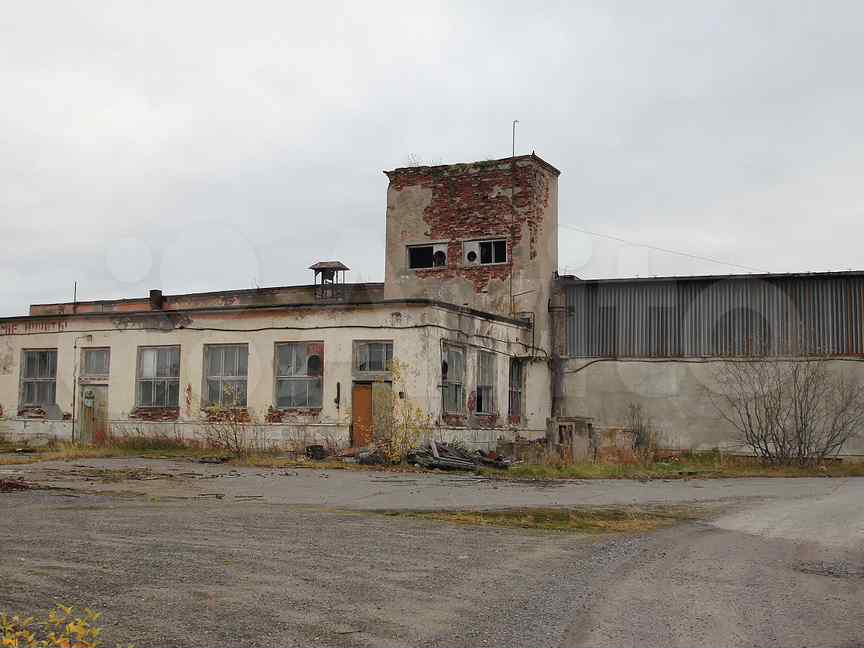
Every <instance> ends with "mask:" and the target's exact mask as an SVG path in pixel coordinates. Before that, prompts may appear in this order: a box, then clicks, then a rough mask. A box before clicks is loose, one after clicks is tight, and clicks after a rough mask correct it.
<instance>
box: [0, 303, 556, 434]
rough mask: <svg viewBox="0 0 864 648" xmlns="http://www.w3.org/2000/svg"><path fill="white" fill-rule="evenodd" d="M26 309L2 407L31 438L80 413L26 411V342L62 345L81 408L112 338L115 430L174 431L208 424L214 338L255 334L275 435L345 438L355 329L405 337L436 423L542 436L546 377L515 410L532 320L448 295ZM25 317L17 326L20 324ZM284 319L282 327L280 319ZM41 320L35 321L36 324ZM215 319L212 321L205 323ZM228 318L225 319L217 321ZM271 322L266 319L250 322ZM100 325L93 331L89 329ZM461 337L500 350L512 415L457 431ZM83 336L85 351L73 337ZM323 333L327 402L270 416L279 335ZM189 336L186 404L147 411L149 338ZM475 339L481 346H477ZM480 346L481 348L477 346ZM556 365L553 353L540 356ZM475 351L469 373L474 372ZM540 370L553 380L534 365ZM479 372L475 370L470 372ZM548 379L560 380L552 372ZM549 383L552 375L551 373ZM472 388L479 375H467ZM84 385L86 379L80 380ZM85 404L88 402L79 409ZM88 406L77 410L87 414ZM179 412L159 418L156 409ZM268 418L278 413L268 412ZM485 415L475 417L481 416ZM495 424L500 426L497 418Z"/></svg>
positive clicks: (8, 335)
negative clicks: (449, 358)
mask: <svg viewBox="0 0 864 648" xmlns="http://www.w3.org/2000/svg"><path fill="white" fill-rule="evenodd" d="M28 322H29V323H30V324H32V322H33V320H27V319H22V320H20V321H18V322H17V323H8V322H7V325H6V328H5V329H4V331H0V407H2V412H3V413H2V415H0V416H2V417H3V421H2V425H3V427H4V428H5V432H6V433H7V434H20V435H23V436H27V437H31V438H40V437H42V438H47V437H52V436H56V437H66V438H68V437H69V436H70V434H71V430H72V425H71V422H70V421H43V420H33V419H28V418H25V417H19V416H17V414H18V409H19V386H20V361H21V351H22V350H23V349H35V348H56V349H57V404H58V405H59V407H60V409H61V410H62V411H63V412H64V413H66V414H68V415H70V416H71V413H72V391H73V390H72V386H73V372H75V362H76V360H79V361H80V358H76V356H78V355H79V354H80V349H81V348H85V347H109V348H110V349H111V366H110V377H109V382H108V415H109V419H110V421H111V424H112V429H113V431H114V432H115V433H122V432H143V433H153V432H163V433H168V434H178V435H183V436H186V437H193V436H195V434H196V431H199V432H200V429H201V428H200V425H201V423H202V421H203V418H204V415H203V413H202V411H201V391H202V387H203V384H204V375H203V365H204V346H205V345H206V344H227V343H247V344H248V345H249V358H248V366H249V370H248V389H247V395H248V396H247V400H248V409H249V411H250V412H251V413H252V415H253V416H254V417H255V418H256V419H257V420H258V421H260V422H261V423H262V429H263V430H264V434H265V436H266V437H267V438H269V439H270V440H272V441H276V442H287V441H293V440H299V441H302V442H307V441H312V440H316V441H321V440H326V439H330V440H333V441H336V442H338V443H340V444H342V445H345V444H347V443H348V442H349V425H350V422H351V385H352V357H353V342H354V341H355V340H376V339H380V340H393V343H394V358H395V359H396V360H399V361H401V362H403V363H404V364H406V365H407V367H408V371H407V372H406V376H405V380H406V390H405V391H406V392H407V395H408V397H410V398H412V399H413V400H415V401H416V402H417V403H418V404H419V405H420V406H421V407H423V408H424V409H426V410H427V411H429V412H430V414H431V415H432V416H433V418H435V420H436V421H438V422H439V423H440V424H441V428H440V430H436V432H435V434H436V435H438V436H441V437H442V438H445V437H446V436H447V435H448V434H450V435H454V436H457V437H460V438H464V439H466V441H468V442H472V440H473V441H476V442H477V443H482V444H484V445H485V446H486V447H490V444H491V446H494V443H493V441H494V440H495V439H497V437H498V436H505V437H507V436H511V437H512V435H513V434H515V433H516V432H519V433H521V434H523V436H527V435H531V434H532V433H531V429H536V430H537V432H536V434H533V435H534V436H542V429H543V428H544V426H545V417H546V414H545V411H544V409H543V408H544V407H545V405H544V403H543V402H542V398H543V397H544V396H545V394H546V393H547V392H548V388H547V387H546V386H543V387H540V386H538V387H537V388H536V390H535V389H533V388H532V389H530V390H529V389H526V394H527V395H528V396H527V398H528V399H531V397H532V394H536V397H537V399H539V400H538V401H537V402H536V403H534V404H532V405H531V407H530V408H526V409H530V412H531V414H530V415H527V416H526V417H525V418H524V420H523V421H521V422H520V423H519V424H518V425H509V424H508V422H507V416H506V405H507V388H508V385H507V370H508V369H507V367H508V358H507V357H506V356H505V355H504V354H507V355H519V356H524V355H526V353H527V351H526V349H527V348H528V347H529V346H530V339H531V331H530V329H528V328H526V327H525V326H520V325H517V324H514V323H508V322H502V321H493V320H490V319H485V318H482V317H478V316H476V315H471V314H468V313H462V312H460V313H455V312H453V311H452V310H449V309H445V308H442V307H437V306H421V305H411V304H406V305H404V306H401V305H394V304H381V305H376V306H352V305H350V304H348V305H344V306H339V307H322V308H310V309H302V310H297V309H286V310H278V309H277V310H272V311H271V310H268V311H258V310H239V311H237V312H236V313H224V312H219V313H209V314H207V313H197V314H189V313H171V314H160V313H154V314H152V315H150V314H148V315H138V316H133V315H121V314H118V313H114V314H112V315H110V316H108V315H106V316H105V317H104V318H103V317H93V316H90V317H75V316H66V317H61V318H58V319H57V320H56V321H54V320H40V326H39V327H38V330H34V331H30V332H28V328H27V326H28ZM13 324H14V325H13ZM280 327H281V328H280ZM31 328H32V327H31ZM197 329H205V330H197ZM216 329H219V330H216ZM250 329H264V330H254V331H253V330H250ZM88 334H89V335H92V336H93V338H92V340H88V341H85V340H82V339H80V337H81V336H84V335H88ZM445 337H446V338H448V339H453V340H455V341H458V342H459V343H462V344H465V345H480V346H484V347H487V348H494V349H496V350H497V351H499V353H500V354H502V355H500V357H501V361H500V362H499V363H498V378H499V382H498V385H497V387H498V389H497V391H498V394H497V399H498V402H499V403H500V404H501V406H502V407H503V408H504V409H503V416H502V417H501V420H500V422H499V423H500V424H499V425H496V426H494V428H492V427H489V426H485V425H484V426H483V429H475V428H476V426H475V427H472V426H471V425H467V424H466V426H465V427H464V428H461V429H453V430H449V431H448V429H447V428H448V426H446V425H445V424H444V423H443V421H441V420H440V408H441V392H440V384H441V356H440V348H441V340H442V338H445ZM76 338H79V339H78V351H77V352H76V350H75V349H74V348H73V347H74V345H75V343H76V342H75V341H76ZM300 341H317V342H322V343H323V345H324V379H323V398H322V407H321V409H320V410H308V411H296V410H290V411H289V410H284V411H280V415H279V416H278V418H271V417H268V412H270V411H271V410H272V408H273V406H274V404H275V393H274V388H275V379H274V362H275V346H274V345H275V343H276V342H300ZM160 345H179V346H180V349H181V358H180V403H179V405H180V407H179V411H175V412H169V413H165V412H161V411H160V412H157V413H156V414H155V415H154V413H153V412H147V413H146V414H143V415H142V414H140V413H136V406H135V372H136V364H137V350H138V347H140V346H160ZM470 348H474V347H473V346H472V347H470ZM472 354H473V352H472ZM540 365H542V366H543V367H545V361H544V362H540V363H539V364H538V366H540ZM472 366H473V363H471V362H470V360H469V367H468V370H469V372H471V371H473V368H472ZM532 371H533V372H534V373H533V374H532V375H533V376H534V377H533V378H532V380H543V378H542V376H540V374H539V373H538V372H541V373H542V371H541V370H540V369H532ZM470 376H473V374H472V373H469V379H470ZM547 380H548V379H547ZM337 383H339V384H340V403H339V405H338V407H337V404H336V403H335V402H334V399H335V396H336V385H337ZM547 384H548V383H547ZM466 389H467V384H466ZM79 393H80V389H79ZM76 409H77V408H76ZM79 415H80V412H78V411H76V418H78V417H79ZM154 418H155V419H167V420H152V419H154ZM268 418H270V419H271V421H272V422H268ZM473 423H474V422H472V424H473ZM487 427H488V428H489V429H487Z"/></svg>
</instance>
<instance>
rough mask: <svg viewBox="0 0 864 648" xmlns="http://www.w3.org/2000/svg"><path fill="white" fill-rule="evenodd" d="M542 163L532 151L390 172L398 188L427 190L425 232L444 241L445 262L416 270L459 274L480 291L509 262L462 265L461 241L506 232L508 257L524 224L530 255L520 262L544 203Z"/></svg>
mask: <svg viewBox="0 0 864 648" xmlns="http://www.w3.org/2000/svg"><path fill="white" fill-rule="evenodd" d="M543 164H545V163H542V161H540V160H539V159H538V158H535V157H533V156H521V157H518V158H516V160H515V162H512V161H510V160H490V161H488V162H475V163H472V164H454V165H449V166H439V167H412V168H404V169H396V170H395V171H391V172H389V173H388V174H387V175H388V177H389V178H390V182H391V185H392V187H393V188H394V189H395V190H397V191H401V190H403V189H405V188H407V187H417V186H419V187H424V188H427V189H430V190H431V192H432V198H431V200H430V202H429V205H428V206H427V207H426V209H425V211H424V214H423V220H424V221H425V223H426V225H427V228H428V229H427V231H426V232H425V235H426V236H427V237H428V238H429V239H430V240H440V241H448V258H449V259H450V262H449V263H448V267H446V268H434V269H428V270H417V271H415V273H416V276H417V277H418V278H420V279H432V280H434V281H446V280H449V279H454V278H464V279H468V280H469V281H471V282H472V283H473V285H474V289H475V290H476V291H481V290H483V289H484V288H485V287H486V286H488V285H489V283H490V282H491V281H493V280H504V279H506V278H507V277H508V276H509V275H510V264H502V265H483V266H480V265H477V266H463V265H462V244H461V241H463V240H466V239H472V238H477V239H488V238H495V237H501V238H507V239H508V250H507V254H508V257H509V258H511V259H512V258H513V256H512V254H513V247H514V246H516V245H519V244H520V242H521V241H522V237H523V235H524V233H525V232H524V229H525V228H524V227H523V226H524V225H527V235H528V237H529V241H528V257H529V258H528V259H523V262H524V261H527V260H530V259H534V258H535V257H536V256H537V247H536V245H537V240H538V238H539V234H540V232H541V230H542V227H543V213H544V210H545V208H546V207H547V205H548V203H549V187H550V183H549V178H548V171H546V170H544V168H543ZM511 193H512V195H513V201H512V204H511V200H510V195H511Z"/></svg>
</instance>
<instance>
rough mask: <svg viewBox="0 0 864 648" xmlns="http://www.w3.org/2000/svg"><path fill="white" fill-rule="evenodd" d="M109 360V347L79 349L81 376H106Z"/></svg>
mask: <svg viewBox="0 0 864 648" xmlns="http://www.w3.org/2000/svg"><path fill="white" fill-rule="evenodd" d="M110 361H111V351H110V350H109V349H83V350H82V351H81V377H82V378H107V377H108V371H109V366H110Z"/></svg>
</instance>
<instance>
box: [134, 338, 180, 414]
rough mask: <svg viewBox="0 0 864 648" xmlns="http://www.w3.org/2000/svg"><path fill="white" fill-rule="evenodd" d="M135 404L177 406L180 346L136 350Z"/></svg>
mask: <svg viewBox="0 0 864 648" xmlns="http://www.w3.org/2000/svg"><path fill="white" fill-rule="evenodd" d="M135 382H136V384H135V404H136V405H137V406H138V407H180V347H179V346H159V347H138V372H137V377H136V381H135Z"/></svg>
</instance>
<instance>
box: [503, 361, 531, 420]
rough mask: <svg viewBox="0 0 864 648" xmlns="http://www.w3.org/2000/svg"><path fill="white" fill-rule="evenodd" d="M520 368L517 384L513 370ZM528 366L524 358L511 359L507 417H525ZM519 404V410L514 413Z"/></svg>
mask: <svg viewBox="0 0 864 648" xmlns="http://www.w3.org/2000/svg"><path fill="white" fill-rule="evenodd" d="M517 366H518V367H519V376H518V379H517V380H516V382H515V384H514V381H513V368H514V367H517ZM526 366H527V364H526V362H525V361H524V360H523V359H522V358H515V357H514V358H510V366H509V368H508V381H507V415H508V416H510V417H517V416H518V417H519V418H520V419H521V418H522V417H523V416H524V415H525V368H526ZM514 402H515V403H517V404H518V409H516V410H515V411H514V407H513V404H514Z"/></svg>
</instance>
